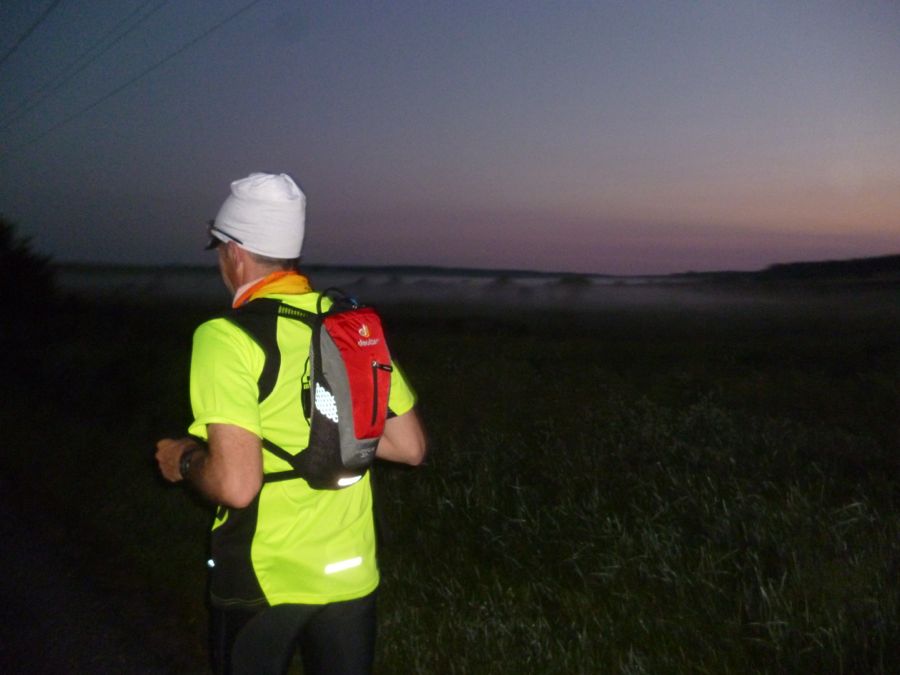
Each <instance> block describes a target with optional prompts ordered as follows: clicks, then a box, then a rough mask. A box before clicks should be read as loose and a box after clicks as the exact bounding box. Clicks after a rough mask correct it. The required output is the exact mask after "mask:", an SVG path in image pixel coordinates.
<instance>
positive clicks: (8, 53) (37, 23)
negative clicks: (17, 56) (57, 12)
mask: <svg viewBox="0 0 900 675" xmlns="http://www.w3.org/2000/svg"><path fill="white" fill-rule="evenodd" d="M60 2H62V0H54V1H53V2H51V3H50V6H49V7H47V9H45V10H44V11H43V12H42V13H41V15H40V16H39V17H38V18H37V19H35V21H34V23H33V24H31V25H30V26H29V27H28V29H27V30H26V31H25V32H24V33H22V35H20V36H19V39H18V40H16V41H15V43H14V44H13V46H12V47H10V48H9V49H8V50H7V51H6V53H5V54H4V55H3V56H0V66H2V65H3V64H4V63H6V60H7V59H8V58H9V57H10V56H12V55H13V52H15V51H16V50H17V49H18V48H19V45H20V44H22V43H23V42H25V40H27V39H28V36H29V35H31V34H32V33H33V32H34V31H35V29H36V28H37V27H38V26H40V25H41V24H42V23H43V22H44V19H46V18H47V17H48V16H50V12H52V11H53V10H54V9H56V6H57V5H58V4H59V3H60Z"/></svg>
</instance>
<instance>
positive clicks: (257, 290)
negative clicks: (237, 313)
mask: <svg viewBox="0 0 900 675" xmlns="http://www.w3.org/2000/svg"><path fill="white" fill-rule="evenodd" d="M311 290H312V287H311V286H310V285H309V279H307V278H306V277H305V276H303V275H302V274H300V273H299V272H296V271H295V270H279V271H277V272H272V273H271V274H268V275H266V276H264V277H263V278H262V279H260V280H258V281H255V282H254V283H252V284H251V285H250V286H249V287H248V288H246V289H245V290H244V291H242V292H241V294H240V295H239V296H237V297H236V298H235V299H234V302H232V303H231V306H232V307H240V306H241V305H243V304H245V303H247V302H250V301H251V300H255V299H256V298H259V297H262V296H264V295H274V294H276V293H286V294H292V295H299V294H301V293H309V292H310V291H311Z"/></svg>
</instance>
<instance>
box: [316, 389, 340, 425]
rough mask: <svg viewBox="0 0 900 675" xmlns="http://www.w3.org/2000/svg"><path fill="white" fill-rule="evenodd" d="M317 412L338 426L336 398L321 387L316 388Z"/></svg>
mask: <svg viewBox="0 0 900 675" xmlns="http://www.w3.org/2000/svg"><path fill="white" fill-rule="evenodd" d="M316 410H318V411H319V412H320V413H322V414H323V415H325V417H327V418H328V419H330V420H331V421H332V422H334V423H335V424H337V422H338V409H337V402H336V401H335V400H334V396H332V394H331V392H330V391H328V390H327V389H325V387H323V386H321V385H320V386H318V387H316Z"/></svg>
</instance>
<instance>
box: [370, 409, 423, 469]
mask: <svg viewBox="0 0 900 675" xmlns="http://www.w3.org/2000/svg"><path fill="white" fill-rule="evenodd" d="M426 450H427V444H426V441H425V429H424V427H423V426H422V422H421V420H420V419H419V414H418V413H417V412H416V409H415V408H413V409H411V410H409V411H408V412H405V413H403V414H402V415H397V416H396V417H391V418H388V420H387V421H386V422H385V423H384V434H383V435H382V436H381V440H379V441H378V447H377V448H376V450H375V456H376V457H378V458H380V459H387V460H389V461H391V462H402V463H404V464H411V465H413V466H416V465H419V464H421V463H422V462H423V461H424V459H425V453H426Z"/></svg>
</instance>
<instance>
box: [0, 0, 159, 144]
mask: <svg viewBox="0 0 900 675" xmlns="http://www.w3.org/2000/svg"><path fill="white" fill-rule="evenodd" d="M167 2H168V0H162V2H158V3H157V4H156V6H155V7H153V8H152V9H151V10H150V11H149V12H147V13H146V14H144V16H142V17H140V18H138V20H137V21H135V22H134V23H132V24H131V25H130V26H129V27H128V28H127V29H125V31H123V32H122V33H120V34H119V35H118V36H116V37H115V38H113V39H112V41H110V42H108V43H107V44H106V45H105V46H102V47H101V46H100V45H101V44H102V43H103V41H105V40H106V39H107V38H109V36H110V35H113V34H114V33H115V32H116V31H117V30H119V28H120V27H121V26H122V25H123V24H125V23H127V22H128V21H130V20H131V19H132V17H134V16H135V15H136V14H138V13H140V12H141V11H143V9H144V8H145V7H146V6H147V5H149V4H150V0H147V1H146V2H144V3H143V4H142V5H140V6H139V7H138V8H137V9H135V10H134V11H133V12H131V14H129V15H128V16H127V17H125V18H124V19H122V20H121V21H119V22H118V23H117V24H116V25H115V26H113V28H111V29H110V30H108V31H107V32H106V33H105V34H104V35H103V36H102V37H101V38H100V39H99V40H98V41H97V42H96V43H94V44H93V45H92V46H91V47H89V48H88V49H87V50H86V51H85V52H83V53H82V54H81V55H79V57H78V58H77V59H76V60H75V61H74V62H73V63H71V64H70V65H69V66H68V67H67V68H66V69H65V70H63V72H62V73H61V74H60V75H58V76H57V77H56V78H54V79H53V80H51V81H50V82H48V83H46V84H45V85H43V86H42V87H40V88H39V89H38V90H37V91H36V92H34V93H33V94H32V96H37V98H36V99H33V100H32V101H31V102H30V103H29V102H27V99H26V100H25V101H23V102H22V104H21V105H19V106H18V108H17V109H16V110H14V111H13V112H12V113H11V116H9V117H7V118H6V119H5V120H4V121H3V122H2V123H0V132H2V131H6V130H7V129H9V128H10V127H11V126H12V125H13V124H15V123H16V122H18V121H19V120H20V119H22V118H23V117H24V116H25V115H27V114H28V113H29V112H31V111H32V110H34V109H35V108H36V107H38V106H39V105H40V104H41V103H43V102H44V101H45V100H47V98H48V97H49V96H50V95H51V94H55V93H56V92H57V91H59V90H60V89H61V88H62V87H63V86H64V85H65V84H66V83H68V82H69V81H70V80H71V79H72V78H73V77H75V76H76V75H78V74H79V73H81V72H82V71H83V70H84V69H85V68H87V67H88V66H89V65H91V64H92V63H94V62H95V61H96V60H97V59H99V58H100V57H101V56H103V55H104V54H105V53H106V52H108V51H109V50H110V49H112V48H113V47H115V46H116V45H117V44H118V43H119V42H121V41H122V40H123V39H124V38H125V37H127V36H128V35H129V34H131V33H132V32H134V31H135V30H136V29H137V28H138V27H139V26H140V25H141V24H142V23H144V22H145V21H146V20H147V19H149V18H150V17H151V16H153V15H154V14H156V12H158V11H159V10H160V9H161V8H162V7H163V5H165V4H166V3H167ZM97 49H99V51H96V50H97ZM92 53H93V54H92Z"/></svg>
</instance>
